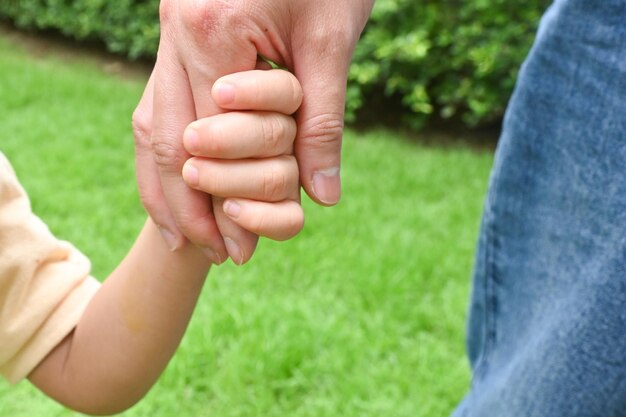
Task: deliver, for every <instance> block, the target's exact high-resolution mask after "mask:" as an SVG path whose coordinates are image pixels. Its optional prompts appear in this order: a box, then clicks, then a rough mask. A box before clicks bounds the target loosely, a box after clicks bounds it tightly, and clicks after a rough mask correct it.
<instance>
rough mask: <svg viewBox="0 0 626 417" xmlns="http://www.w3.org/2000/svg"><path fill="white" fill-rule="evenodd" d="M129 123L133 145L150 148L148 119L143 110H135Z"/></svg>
mask: <svg viewBox="0 0 626 417" xmlns="http://www.w3.org/2000/svg"><path fill="white" fill-rule="evenodd" d="M131 123H132V127H133V137H134V138H135V145H136V146H137V147H141V148H147V147H150V136H151V135H152V126H151V123H150V117H147V116H146V115H145V112H144V111H143V110H141V109H139V108H137V109H136V110H135V112H134V113H133V117H132V119H131Z"/></svg>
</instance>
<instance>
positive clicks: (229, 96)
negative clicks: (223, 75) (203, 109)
mask: <svg viewBox="0 0 626 417" xmlns="http://www.w3.org/2000/svg"><path fill="white" fill-rule="evenodd" d="M215 96H216V97H215V99H216V101H217V102H218V104H230V103H232V102H233V101H235V86H234V85H232V84H228V83H217V84H216V85H215Z"/></svg>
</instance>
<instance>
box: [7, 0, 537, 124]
mask: <svg viewBox="0 0 626 417" xmlns="http://www.w3.org/2000/svg"><path fill="white" fill-rule="evenodd" d="M158 3H159V1H158V0H116V1H114V2H113V1H107V0H2V1H1V2H0V16H2V17H4V18H8V19H10V20H12V21H13V22H14V23H15V24H16V25H17V26H19V27H25V28H39V29H50V28H52V29H56V30H59V31H61V32H62V33H63V34H65V35H67V36H71V37H74V38H76V39H97V40H100V41H103V42H104V43H105V44H106V45H107V47H108V48H109V49H110V50H111V51H114V52H118V53H123V54H126V55H128V56H129V57H130V58H138V57H154V55H155V54H156V50H157V46H158V38H159V24H158ZM548 4H549V1H548V0H469V1H460V0H377V1H376V5H375V7H374V12H373V14H372V18H371V19H370V23H369V24H368V27H367V28H366V30H365V32H364V34H363V37H362V39H361V42H360V43H359V45H358V47H357V50H356V52H355V57H354V64H353V65H352V68H351V70H350V83H349V88H348V105H347V110H348V119H351V120H354V117H355V114H356V111H357V110H358V109H359V108H360V107H361V106H362V105H363V104H364V103H365V102H366V101H367V100H368V98H369V97H371V96H372V95H373V94H377V93H380V92H383V93H384V94H385V95H387V96H394V97H401V99H402V103H403V104H404V106H405V109H406V111H407V113H408V114H410V115H411V119H412V120H413V122H414V125H415V126H419V125H421V124H422V123H423V122H424V121H426V120H428V119H429V118H430V117H433V116H438V117H442V118H451V117H460V118H462V119H463V121H464V122H465V123H466V124H468V125H470V126H475V125H478V124H481V123H486V122H490V121H493V120H497V119H498V118H499V117H500V116H501V115H502V113H503V111H504V108H505V105H506V102H507V100H508V98H509V95H510V93H511V91H512V89H513V85H514V82H515V78H516V75H517V70H518V68H519V65H520V64H521V62H522V60H523V59H524V56H525V55H526V53H527V51H528V49H529V47H530V45H531V43H532V39H533V37H534V32H535V30H536V27H537V24H538V22H539V19H540V16H541V14H542V12H543V10H544V9H545V8H546V7H547V6H548Z"/></svg>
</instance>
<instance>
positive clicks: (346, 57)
mask: <svg viewBox="0 0 626 417" xmlns="http://www.w3.org/2000/svg"><path fill="white" fill-rule="evenodd" d="M317 49H318V48H311V49H308V50H307V49H305V50H304V52H303V53H302V54H300V55H299V56H294V72H295V75H296V77H297V78H298V80H299V81H300V83H301V85H302V90H303V92H304V100H303V102H302V106H301V107H300V109H299V110H298V112H297V114H296V122H297V124H298V135H297V137H296V141H295V148H294V150H295V155H296V158H297V160H298V165H299V168H300V181H301V183H302V186H303V188H304V189H305V191H306V192H307V194H308V195H309V196H310V197H311V198H312V199H313V200H314V201H316V202H317V203H318V204H322V205H325V206H332V205H335V204H337V202H339V199H340V198H341V179H340V166H341V141H342V135H343V127H344V108H345V98H346V83H347V73H348V67H349V64H350V58H351V51H335V52H334V53H329V52H328V50H326V51H325V52H326V53H323V54H322V55H321V56H320V54H319V53H318V52H320V51H316V50H317ZM331 49H332V48H331ZM324 55H326V56H324Z"/></svg>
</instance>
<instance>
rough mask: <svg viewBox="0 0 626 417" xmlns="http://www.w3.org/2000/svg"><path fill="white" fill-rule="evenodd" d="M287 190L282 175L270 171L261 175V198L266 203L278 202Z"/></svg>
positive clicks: (285, 181) (285, 180)
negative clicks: (262, 197)
mask: <svg viewBox="0 0 626 417" xmlns="http://www.w3.org/2000/svg"><path fill="white" fill-rule="evenodd" d="M286 188H287V177H286V175H285V174H284V173H282V172H279V171H276V170H271V171H268V172H266V173H264V174H263V196H264V198H265V199H266V200H267V201H280V200H281V199H282V197H283V195H284V193H285V190H286Z"/></svg>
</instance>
